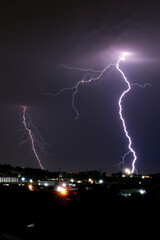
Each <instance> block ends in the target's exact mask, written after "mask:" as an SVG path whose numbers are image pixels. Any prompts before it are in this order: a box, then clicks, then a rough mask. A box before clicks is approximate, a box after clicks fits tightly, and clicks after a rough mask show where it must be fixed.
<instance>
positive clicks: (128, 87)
mask: <svg viewBox="0 0 160 240" xmlns="http://www.w3.org/2000/svg"><path fill="white" fill-rule="evenodd" d="M126 55H128V53H126V52H124V53H123V54H122V56H121V57H120V58H119V59H118V61H117V63H116V64H112V63H111V64H109V65H108V66H107V67H105V68H104V69H103V70H97V71H95V70H92V69H83V68H76V67H68V66H66V65H63V64H61V65H60V67H64V68H67V69H70V70H78V71H82V72H87V73H85V75H84V77H83V79H81V80H80V81H79V82H77V83H76V85H75V86H73V87H69V88H63V89H61V90H60V91H59V92H57V93H56V94H52V93H43V94H45V95H48V96H57V95H59V94H61V93H62V92H64V91H65V90H74V92H73V94H72V108H73V109H74V111H75V113H76V117H75V119H78V118H79V112H78V110H77V108H76V107H75V105H74V103H75V95H76V94H77V92H78V88H79V86H80V84H84V83H90V82H92V81H97V80H100V78H101V77H102V75H103V74H104V73H105V72H106V71H107V69H109V68H110V67H111V66H114V67H115V68H116V69H117V70H118V71H119V72H120V74H121V75H122V78H123V79H124V81H125V83H126V84H127V89H126V90H125V91H123V92H122V94H121V95H120V98H119V101H118V106H119V116H120V120H121V122H122V126H123V130H124V133H125V136H126V138H127V139H128V151H127V152H126V153H125V154H124V156H123V158H122V159H123V162H122V163H124V160H125V158H126V156H127V155H129V154H130V153H131V154H132V155H133V160H132V170H131V173H134V172H135V170H136V169H135V162H136V160H137V156H136V152H135V150H134V149H133V147H132V139H131V137H130V135H129V133H128V130H127V127H126V123H125V119H124V117H123V114H122V110H123V107H122V100H123V98H124V97H125V95H126V94H127V93H128V92H129V91H130V90H131V86H139V87H142V88H144V87H146V86H151V84H148V83H145V84H144V85H140V84H138V83H133V84H131V83H130V82H129V81H128V80H127V77H126V76H125V74H124V72H123V71H122V70H121V69H120V66H119V65H120V62H121V61H125V56H126ZM89 75H90V76H91V77H90V78H89V79H88V80H87V79H86V77H87V76H89ZM95 75H97V76H96V77H95Z"/></svg>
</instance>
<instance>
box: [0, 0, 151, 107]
mask: <svg viewBox="0 0 160 240" xmlns="http://www.w3.org/2000/svg"><path fill="white" fill-rule="evenodd" d="M3 4H4V5H2V8H1V13H2V14H1V16H2V17H1V25H2V28H1V32H2V39H1V42H2V44H1V52H2V56H3V58H2V64H1V67H2V71H1V81H2V84H1V99H3V101H4V102H9V101H11V102H13V101H15V103H16V104H18V103H19V104H32V101H33V103H34V102H35V103H36V104H38V102H39V101H40V102H41V103H42V102H43V100H42V98H41V96H40V94H39V93H40V87H41V84H42V85H45V83H46V82H47V81H50V82H51V81H52V82H54V83H56V82H57V81H56V77H57V78H58V76H56V75H57V67H58V65H59V64H61V63H68V64H71V63H72V64H73V62H75V63H77V64H83V65H85V64H87V62H90V65H94V64H95V61H96V60H95V59H96V58H97V59H100V57H101V55H103V54H102V51H104V52H105V51H108V52H109V51H111V50H113V48H117V49H118V48H121V45H124V44H126V45H127V46H129V47H130V48H133V47H135V45H136V43H137V38H139V35H140V34H142V35H143V34H144V36H143V37H142V39H141V45H142V44H143V45H144V43H142V41H144V40H145V38H146V36H145V33H144V31H146V28H147V24H149V21H150V19H149V18H151V17H152V15H153V14H154V13H152V14H151V15H150V14H149V13H150V11H151V9H150V6H151V4H149V2H147V1H98V2H97V1H45V2H44V1H23V2H21V1H14V2H13V1H4V2H3ZM143 29H144V31H143ZM137 32H138V33H137ZM123 36H124V37H123ZM130 36H131V37H130ZM123 48H124V46H123Z"/></svg>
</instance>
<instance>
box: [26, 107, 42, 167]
mask: <svg viewBox="0 0 160 240" xmlns="http://www.w3.org/2000/svg"><path fill="white" fill-rule="evenodd" d="M22 118H23V125H24V128H25V130H26V131H27V133H28V139H29V140H30V141H31V145H32V150H33V153H34V155H35V157H36V159H37V161H38V164H39V166H40V168H41V169H44V167H43V166H42V163H41V161H40V157H39V155H38V153H37V151H36V147H35V141H36V142H37V139H36V138H35V135H34V133H33V130H31V126H32V128H34V130H35V131H36V135H38V136H39V137H40V139H41V140H42V138H41V135H40V134H39V133H38V131H37V128H36V127H34V126H33V124H32V123H31V118H30V116H29V115H28V113H27V107H26V106H23V115H22ZM27 120H28V121H29V122H28V123H27ZM28 139H27V140H28ZM42 142H43V141H42ZM43 143H44V142H43ZM38 144H39V147H40V148H43V147H42V145H43V144H42V145H41V144H40V141H38Z"/></svg>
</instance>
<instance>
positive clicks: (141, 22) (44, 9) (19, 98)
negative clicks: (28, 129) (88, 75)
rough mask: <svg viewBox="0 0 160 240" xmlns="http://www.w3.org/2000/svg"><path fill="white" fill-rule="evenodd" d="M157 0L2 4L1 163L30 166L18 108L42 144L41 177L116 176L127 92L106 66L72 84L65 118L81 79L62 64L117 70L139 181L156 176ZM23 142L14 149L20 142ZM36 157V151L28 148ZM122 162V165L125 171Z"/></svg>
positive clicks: (159, 96) (159, 168) (123, 146)
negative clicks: (99, 74)
mask: <svg viewBox="0 0 160 240" xmlns="http://www.w3.org/2000/svg"><path fill="white" fill-rule="evenodd" d="M158 2H159V1H154V0H152V1H149V0H148V1H147V0H145V1H143V0H141V1H139V0H134V1H133V0H132V1H131V0H120V1H119V0H117V1H116V0H85V1H83V0H67V1H66V0H50V1H49V0H45V1H42V0H38V1H33V0H32V1H25V0H24V1H16V0H14V1H13V0H11V1H7V0H4V1H3V0H2V1H1V3H0V32H1V34H0V35H1V38H0V53H1V58H0V59H1V64H0V68H1V70H0V110H1V118H0V163H1V164H11V165H12V166H17V165H18V166H21V167H33V168H38V167H39V165H38V162H37V161H36V159H35V156H34V154H33V152H32V148H31V143H30V142H29V141H25V140H26V139H27V134H26V133H25V131H24V127H23V125H22V110H23V109H22V107H23V106H27V107H28V109H27V112H28V114H29V115H30V116H31V118H32V123H33V124H34V126H35V127H36V128H37V129H38V131H39V133H40V134H41V136H42V138H43V140H44V142H45V147H44V149H45V152H46V156H45V155H44V154H41V153H39V154H40V158H41V161H42V163H43V166H44V167H45V169H48V170H50V171H58V170H64V171H82V170H99V169H101V170H102V171H106V172H108V173H112V172H118V171H121V170H122V165H121V167H118V166H117V165H118V163H119V162H121V161H122V156H123V154H124V153H125V152H127V151H128V149H127V140H126V138H125V135H124V132H123V128H122V124H121V122H120V119H119V114H118V99H119V97H120V95H121V93H122V92H123V91H124V90H125V88H126V85H125V84H124V81H123V79H122V76H121V75H120V73H119V72H118V71H116V69H115V68H111V69H109V70H108V71H107V72H106V73H105V74H104V75H103V78H102V79H100V80H99V81H98V82H92V83H90V84H84V85H80V87H79V91H78V94H77V95H76V97H75V106H76V108H77V109H78V111H79V113H80V117H79V120H76V121H75V120H74V118H75V111H74V109H73V108H72V106H71V104H72V93H73V91H72V90H68V91H65V92H63V93H62V94H60V95H58V96H55V97H50V96H48V95H45V94H43V93H46V92H48V93H57V92H58V91H60V90H61V89H62V88H65V87H72V86H74V85H75V84H76V83H77V82H78V81H79V80H80V79H82V77H83V75H84V73H83V72H81V71H74V70H69V69H66V68H63V67H59V66H60V65H61V64H65V65H67V66H72V67H79V68H87V69H88V68H91V69H95V70H101V69H103V68H105V67H106V65H108V63H110V62H112V63H115V62H116V61H117V59H118V57H119V56H120V54H121V52H123V51H127V52H131V54H130V55H129V56H128V57H127V61H125V62H124V63H121V65H120V66H121V69H122V70H123V71H124V73H125V75H126V76H127V78H128V80H129V81H130V82H131V83H135V82H137V83H139V84H144V83H145V82H147V83H149V84H151V85H152V86H148V87H146V88H139V87H137V86H132V90H131V91H130V92H129V94H128V95H127V96H126V97H125V100H124V101H123V107H124V108H123V115H124V117H125V119H126V124H127V128H128V131H129V134H130V136H131V137H132V141H133V148H134V149H135V150H136V153H137V156H138V159H137V162H136V169H138V170H139V171H140V173H155V172H160V145H159V137H160V124H159V123H160V107H159V103H160V67H159V66H160V27H159V25H160V14H159V6H158ZM22 142H24V143H23V144H21V143H22ZM37 151H39V150H38V146H37ZM130 164H131V158H130V159H129V158H127V159H126V164H125V166H130Z"/></svg>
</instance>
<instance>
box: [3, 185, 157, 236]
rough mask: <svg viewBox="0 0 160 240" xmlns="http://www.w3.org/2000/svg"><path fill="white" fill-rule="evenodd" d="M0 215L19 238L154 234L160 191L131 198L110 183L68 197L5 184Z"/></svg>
mask: <svg viewBox="0 0 160 240" xmlns="http://www.w3.org/2000/svg"><path fill="white" fill-rule="evenodd" d="M0 216H1V217H0V226H1V229H0V232H3V233H7V234H10V235H12V236H15V237H18V238H19V239H27V240H28V239H54V238H57V237H59V238H60V239H61V238H66V237H67V238H68V239H79V238H83V239H84V238H89V239H92V238H93V237H96V236H98V237H99V238H100V237H102V238H110V237H111V236H112V237H113V238H117V237H118V238H120V237H127V238H128V237H129V238H130V237H140V236H141V237H142V236H143V238H144V237H146V236H149V234H151V236H152V237H154V236H156V234H157V233H158V232H159V218H160V192H159V189H154V190H152V191H151V192H149V193H147V194H146V195H145V196H140V195H136V194H135V195H132V196H131V197H127V198H126V197H122V196H119V195H118V193H117V190H114V189H112V190H108V189H107V188H105V186H104V187H103V188H102V187H101V188H99V187H98V188H96V189H94V190H91V191H84V190H83V191H79V192H77V193H76V194H75V193H72V194H71V195H70V198H69V199H68V198H67V199H66V200H63V199H59V198H57V195H56V193H55V192H54V191H53V189H49V190H42V191H29V190H28V189H27V188H26V187H16V186H11V187H1V188H0ZM28 225H29V226H28ZM27 226H28V227H27ZM0 239H1V237H0Z"/></svg>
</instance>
